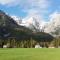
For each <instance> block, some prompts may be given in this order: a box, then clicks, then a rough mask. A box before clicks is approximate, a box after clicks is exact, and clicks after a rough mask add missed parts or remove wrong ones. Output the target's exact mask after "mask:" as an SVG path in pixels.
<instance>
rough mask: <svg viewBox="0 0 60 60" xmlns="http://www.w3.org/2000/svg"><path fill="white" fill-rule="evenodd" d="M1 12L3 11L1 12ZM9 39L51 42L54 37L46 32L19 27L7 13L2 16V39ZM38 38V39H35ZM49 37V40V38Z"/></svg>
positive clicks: (0, 15)
mask: <svg viewBox="0 0 60 60" xmlns="http://www.w3.org/2000/svg"><path fill="white" fill-rule="evenodd" d="M0 12H1V11H0ZM9 37H15V38H16V39H19V40H25V39H31V38H33V39H36V40H40V39H41V40H44V39H45V40H47V39H48V38H49V40H50V41H51V40H52V39H53V37H52V36H51V35H49V34H47V33H44V32H39V33H37V32H33V31H32V30H30V29H29V28H27V27H24V26H21V25H19V24H18V23H17V22H16V21H15V20H14V19H12V18H11V17H10V16H8V15H6V14H5V13H1V14H0V39H1V38H2V39H5V38H9ZM35 37H36V38H35ZM47 37H48V38H47Z"/></svg>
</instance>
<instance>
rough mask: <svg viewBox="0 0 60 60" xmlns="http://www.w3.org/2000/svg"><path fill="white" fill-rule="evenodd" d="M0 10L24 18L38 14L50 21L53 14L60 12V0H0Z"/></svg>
mask: <svg viewBox="0 0 60 60" xmlns="http://www.w3.org/2000/svg"><path fill="white" fill-rule="evenodd" d="M0 10H3V11H4V12H6V13H7V14H9V15H10V16H13V15H14V16H17V17H21V18H23V19H24V18H26V17H29V16H33V15H37V16H40V18H41V19H42V20H44V21H49V18H50V16H51V14H53V13H56V12H57V13H60V0H0Z"/></svg>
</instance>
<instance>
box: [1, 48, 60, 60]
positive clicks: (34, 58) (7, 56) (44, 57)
mask: <svg viewBox="0 0 60 60" xmlns="http://www.w3.org/2000/svg"><path fill="white" fill-rule="evenodd" d="M0 60H60V49H59V48H1V49H0Z"/></svg>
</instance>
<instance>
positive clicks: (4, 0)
mask: <svg viewBox="0 0 60 60" xmlns="http://www.w3.org/2000/svg"><path fill="white" fill-rule="evenodd" d="M14 1H15V0H0V4H2V5H5V4H10V3H12V2H14Z"/></svg>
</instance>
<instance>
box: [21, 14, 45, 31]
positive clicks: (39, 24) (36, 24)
mask: <svg viewBox="0 0 60 60" xmlns="http://www.w3.org/2000/svg"><path fill="white" fill-rule="evenodd" d="M44 24H45V22H43V21H42V20H41V19H40V17H39V16H37V15H34V16H30V17H26V18H25V19H22V23H21V24H20V25H22V26H26V27H28V28H29V29H31V30H33V31H36V32H41V31H42V30H43V28H44Z"/></svg>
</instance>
